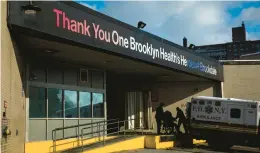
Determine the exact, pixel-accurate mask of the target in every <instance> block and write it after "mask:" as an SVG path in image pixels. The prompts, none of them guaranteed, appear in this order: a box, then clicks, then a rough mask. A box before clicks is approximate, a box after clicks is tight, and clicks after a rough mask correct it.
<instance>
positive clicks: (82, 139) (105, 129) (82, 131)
mask: <svg viewBox="0 0 260 153" xmlns="http://www.w3.org/2000/svg"><path fill="white" fill-rule="evenodd" d="M132 120H135V119H129V120H123V121H119V120H118V121H116V122H112V123H104V124H103V129H102V130H100V123H97V126H95V127H98V130H97V131H95V132H89V133H84V130H85V129H89V127H85V128H82V129H81V151H82V152H83V149H84V140H88V139H91V138H96V137H98V140H99V141H100V137H101V135H100V133H101V132H102V133H103V135H102V136H103V141H102V142H103V145H105V142H106V140H105V136H108V135H112V134H116V133H117V134H118V135H119V133H120V132H123V133H124V138H125V132H126V131H127V130H131V128H129V129H126V122H128V121H132ZM120 123H124V125H123V126H124V129H123V130H120V127H119V126H120ZM111 124H117V125H118V126H117V127H115V128H110V129H107V128H105V126H107V125H111ZM131 125H132V124H131V122H130V127H131ZM139 128H140V129H141V130H142V135H143V129H144V128H143V127H139ZM112 129H117V132H112V133H109V134H108V133H107V131H108V130H112ZM132 129H133V130H135V129H138V128H137V127H134V128H132ZM93 133H98V136H96V137H91V138H85V139H84V136H85V135H89V134H93Z"/></svg>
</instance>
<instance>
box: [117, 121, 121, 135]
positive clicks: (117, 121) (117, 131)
mask: <svg viewBox="0 0 260 153" xmlns="http://www.w3.org/2000/svg"><path fill="white" fill-rule="evenodd" d="M119 131H120V129H119V119H118V120H117V135H119Z"/></svg>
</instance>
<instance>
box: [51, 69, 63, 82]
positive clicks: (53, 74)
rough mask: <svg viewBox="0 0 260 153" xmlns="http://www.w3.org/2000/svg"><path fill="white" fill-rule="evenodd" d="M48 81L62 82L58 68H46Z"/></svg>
mask: <svg viewBox="0 0 260 153" xmlns="http://www.w3.org/2000/svg"><path fill="white" fill-rule="evenodd" d="M48 83H55V84H62V83H63V79H62V70H61V69H58V68H48Z"/></svg>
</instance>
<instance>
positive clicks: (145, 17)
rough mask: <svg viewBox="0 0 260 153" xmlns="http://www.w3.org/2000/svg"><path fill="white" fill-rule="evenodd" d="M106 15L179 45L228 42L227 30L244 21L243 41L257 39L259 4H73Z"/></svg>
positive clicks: (229, 36)
mask: <svg viewBox="0 0 260 153" xmlns="http://www.w3.org/2000/svg"><path fill="white" fill-rule="evenodd" d="M77 2H78V3H80V4H82V5H85V6H86V7H90V8H92V9H94V10H96V11H99V12H101V13H104V14H106V15H108V16H111V17H113V18H116V19H118V20H120V21H123V22H126V23H128V24H130V25H133V26H136V23H137V22H138V21H140V20H142V21H144V22H145V23H147V26H146V27H145V28H144V29H143V30H145V31H148V32H150V33H153V34H155V35H158V36H160V37H163V38H165V39H168V40H170V41H173V42H175V43H178V44H182V39H183V37H186V38H187V39H188V43H194V44H195V45H206V44H217V43H225V42H231V41H232V33H231V28H232V27H237V26H240V25H241V23H242V21H244V22H245V25H246V31H247V40H259V39H260V1H245V2H243V1H212V2H209V1H207V2H206V1H200V2H199V1H77Z"/></svg>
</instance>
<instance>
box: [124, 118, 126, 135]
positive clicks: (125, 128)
mask: <svg viewBox="0 0 260 153" xmlns="http://www.w3.org/2000/svg"><path fill="white" fill-rule="evenodd" d="M125 126H126V124H125V121H124V139H125V130H126V127H125Z"/></svg>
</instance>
